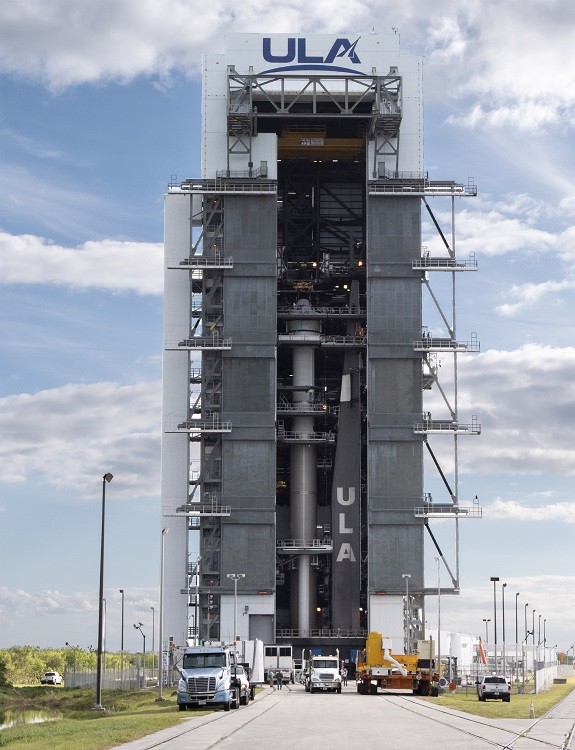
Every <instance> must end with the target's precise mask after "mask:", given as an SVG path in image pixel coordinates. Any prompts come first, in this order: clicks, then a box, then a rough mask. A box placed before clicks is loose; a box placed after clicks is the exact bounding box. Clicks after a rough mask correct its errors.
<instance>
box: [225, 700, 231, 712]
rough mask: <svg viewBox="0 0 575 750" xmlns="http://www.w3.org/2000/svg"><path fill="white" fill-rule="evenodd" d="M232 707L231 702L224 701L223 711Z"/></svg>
mask: <svg viewBox="0 0 575 750" xmlns="http://www.w3.org/2000/svg"><path fill="white" fill-rule="evenodd" d="M231 707H232V702H231V701H228V702H227V703H224V711H229V710H230V708H231Z"/></svg>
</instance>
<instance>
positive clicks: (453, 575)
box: [164, 65, 481, 648]
mask: <svg viewBox="0 0 575 750" xmlns="http://www.w3.org/2000/svg"><path fill="white" fill-rule="evenodd" d="M399 67H400V66H398V67H394V66H392V67H391V68H390V70H389V73H387V74H385V75H381V74H376V73H375V72H374V73H372V74H370V75H356V76H353V77H352V76H349V75H347V76H346V75H324V74H321V75H314V74H311V73H310V74H309V75H304V74H302V73H301V72H299V73H298V75H297V79H296V78H294V76H290V74H289V73H285V74H281V75H280V74H255V73H253V71H249V72H244V73H242V72H238V71H237V70H236V69H235V67H234V66H233V65H229V66H228V68H227V125H226V129H227V157H226V158H227V164H226V166H225V168H222V169H220V170H217V172H216V174H213V175H212V176H210V177H204V178H202V179H197V180H185V181H184V182H179V181H177V180H176V179H175V178H174V179H173V180H172V183H171V185H170V186H169V189H168V196H167V199H168V200H169V199H170V198H172V197H174V198H177V199H178V200H179V201H181V200H185V201H187V203H186V205H188V206H189V212H188V216H191V227H192V228H191V230H190V246H189V248H188V249H189V252H188V253H187V254H181V255H180V256H179V257H178V256H177V254H176V256H174V253H173V250H172V251H170V253H171V257H168V260H167V268H168V270H169V271H176V270H177V271H178V272H179V273H181V274H188V276H189V322H190V325H189V334H188V335H186V336H185V337H183V338H180V339H179V340H177V341H174V340H171V341H170V340H169V338H167V343H166V347H165V348H166V350H167V351H170V352H179V353H180V354H179V356H180V357H184V358H185V357H186V356H187V360H186V361H187V362H188V365H187V366H188V368H189V371H188V375H189V377H188V382H189V394H188V400H189V409H188V412H187V413H186V414H182V415H181V416H180V418H176V419H175V421H174V422H173V423H172V424H171V425H167V426H165V432H166V433H171V434H180V435H182V434H183V435H186V436H188V438H189V474H188V477H187V480H188V482H189V493H188V497H187V499H186V500H185V502H182V503H180V504H179V505H178V507H177V508H175V509H174V508H172V509H169V508H168V509H167V510H166V509H165V510H164V514H165V515H166V516H172V517H173V516H184V517H185V518H186V519H187V523H188V524H189V530H190V531H192V532H194V533H196V534H197V539H198V540H199V553H198V557H199V559H197V558H196V557H195V556H194V555H191V554H190V552H189V550H188V551H187V557H186V562H185V566H184V567H186V566H187V567H186V569H185V570H183V569H182V576H181V580H180V582H179V588H180V589H181V592H182V594H181V595H182V596H183V597H184V598H186V599H187V605H188V606H189V609H188V612H189V613H190V622H191V623H192V624H191V626H190V628H189V631H188V633H187V635H188V637H189V638H191V639H199V640H204V639H224V638H228V637H229V635H230V625H229V620H230V612H231V607H232V598H231V597H232V592H233V585H232V581H231V580H230V573H231V572H232V571H238V570H241V571H242V572H243V573H245V578H243V579H242V580H241V581H239V587H238V588H237V589H236V592H235V594H236V598H235V599H234V600H233V607H235V608H237V607H238V594H239V597H240V598H239V601H240V613H241V614H242V615H245V617H240V624H239V626H238V629H240V628H241V630H242V632H241V633H240V635H241V636H242V637H245V638H248V637H250V638H254V637H259V638H262V639H263V640H264V641H265V642H266V643H275V642H290V643H293V644H298V645H301V646H303V647H312V646H317V645H321V644H325V643H326V641H329V639H334V638H335V639H337V645H339V646H340V647H342V646H343V647H344V648H345V647H346V646H348V647H349V648H359V647H362V646H363V639H364V637H365V634H366V632H367V631H368V629H369V630H380V631H381V632H383V633H385V634H388V635H390V636H392V637H394V638H395V639H396V640H398V641H400V642H401V643H403V638H404V633H405V632H406V630H407V631H409V633H410V636H409V641H411V642H412V643H413V642H415V640H416V639H417V638H421V637H423V629H424V622H425V616H424V598H425V595H426V594H430V593H432V592H433V593H436V592H437V588H429V587H426V585H425V581H424V538H425V535H426V532H428V537H429V538H430V539H431V541H432V543H433V544H434V545H435V547H436V549H437V553H438V554H439V555H440V557H441V559H442V560H443V561H444V563H445V567H446V569H447V571H448V573H449V576H450V579H451V583H452V587H451V591H453V592H456V591H458V589H459V562H458V560H459V531H458V524H459V520H460V519H461V518H473V517H479V516H480V515H481V511H480V509H479V506H478V503H477V501H473V502H472V503H471V504H467V505H466V504H463V503H461V502H460V500H459V491H458V475H457V452H458V440H459V438H460V437H461V436H470V435H477V434H479V433H480V425H479V424H478V422H477V418H476V417H475V416H473V417H472V418H471V421H468V422H462V421H460V419H459V411H458V403H457V391H458V383H457V358H458V356H459V355H460V354H462V353H470V352H478V351H479V344H478V341H477V338H476V336H475V334H472V335H471V336H470V337H469V340H467V341H462V340H460V339H459V338H458V337H457V334H456V316H455V301H456V298H455V286H456V277H457V276H458V274H459V273H460V272H466V271H475V270H476V269H477V264H476V261H475V258H474V256H473V254H471V255H470V256H469V257H468V258H467V259H465V260H461V259H460V258H458V257H457V256H456V253H455V208H454V206H455V200H456V199H457V198H465V197H469V196H474V195H476V188H475V185H474V184H473V182H472V181H469V182H468V183H467V184H457V183H455V182H450V181H433V180H430V179H429V178H428V175H427V174H426V173H425V172H421V171H408V172H405V171H401V170H400V158H399V156H400V154H401V132H402V130H401V125H402V109H403V96H404V91H403V88H402V76H401V70H400V69H399ZM270 134H271V135H273V136H275V138H276V141H275V142H276V143H277V151H276V154H275V158H276V163H277V166H276V165H275V164H273V169H271V164H270V163H271V160H263V159H259V160H257V159H256V158H255V156H254V153H255V148H254V144H255V143H256V141H257V139H258V138H260V137H261V136H262V135H267V136H268V137H269V135H270ZM239 163H243V167H244V168H243V169H238V168H237V167H238V164H239ZM438 198H443V199H448V200H450V201H451V217H452V218H451V222H450V224H451V226H450V227H449V228H448V230H447V231H446V232H444V231H443V229H442V227H441V226H440V222H439V220H438V219H437V218H436V216H435V214H434V213H433V211H432V208H431V202H432V201H431V199H434V200H435V199H438ZM422 204H423V206H424V207H425V209H426V211H427V212H428V215H429V217H430V219H431V221H432V223H433V225H434V226H435V228H436V230H437V233H438V236H439V238H440V241H441V244H442V246H443V248H444V250H443V252H442V253H437V254H430V253H429V252H428V251H427V250H426V249H425V248H423V249H422V242H421V223H422V218H421V206H422ZM166 252H167V253H168V250H167V251H166ZM438 273H439V274H442V278H443V279H447V280H448V283H447V284H442V285H441V292H440V293H437V292H435V291H434V288H433V283H432V279H433V278H434V277H435V274H438ZM422 290H423V291H424V292H425V293H426V294H428V299H429V300H430V301H431V304H432V307H433V309H434V310H435V311H436V312H437V316H438V325H435V326H433V325H429V326H427V327H426V326H423V325H422V305H423V298H422ZM166 293H168V288H167V290H166ZM441 295H443V299H440V296H441ZM438 331H439V332H438ZM186 352H187V353H188V354H187V355H186V354H185V353H186ZM439 360H442V361H443V362H444V363H446V364H449V365H452V369H451V372H452V373H453V375H452V377H451V378H450V379H449V380H450V385H449V388H447V386H445V385H444V384H443V383H442V380H441V378H440V374H441V373H440V370H439V367H438V363H439ZM448 369H450V368H448V367H444V372H445V370H448ZM165 387H166V386H165ZM426 392H427V393H432V392H433V393H435V394H436V397H437V395H438V396H439V398H437V400H438V401H440V402H441V404H442V407H441V409H440V411H441V413H440V414H438V415H432V414H431V413H430V412H426V411H425V408H424V394H425V393H426ZM438 408H439V407H438ZM445 436H448V437H450V438H451V441H452V443H453V462H452V464H451V465H450V466H449V468H448V469H444V468H443V467H442V466H441V463H440V461H439V459H438V457H437V454H436V453H435V451H434V450H433V444H434V441H435V440H436V439H437V440H444V439H445ZM426 453H427V454H428V456H429V458H430V459H431V465H432V466H433V467H435V469H436V470H437V475H438V476H439V478H440V480H441V484H442V486H443V488H444V489H445V493H446V497H445V498H444V499H442V500H439V499H437V500H434V499H432V497H431V495H430V494H429V493H426V492H424V486H423V462H424V454H426ZM438 517H439V518H446V517H447V518H451V519H453V520H454V522H455V526H456V534H455V554H454V555H451V559H454V560H455V569H454V570H452V566H453V563H452V562H451V561H448V559H447V557H446V556H444V554H443V552H442V550H441V547H440V544H439V542H438V540H437V538H436V536H435V535H434V534H433V532H432V530H431V527H430V522H431V521H432V520H433V519H434V518H438ZM167 539H169V537H168V538H167ZM406 577H407V578H408V590H407V591H406V590H405V586H406ZM237 583H238V582H236V585H237ZM447 592H448V589H442V593H447ZM224 601H225V602H227V603H228V604H227V605H226V607H224ZM224 611H225V613H226V614H224ZM167 619H168V621H170V614H169V612H168V613H167ZM233 635H234V636H235V635H237V634H233Z"/></svg>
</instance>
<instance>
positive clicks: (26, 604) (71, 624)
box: [0, 550, 158, 651]
mask: <svg viewBox="0 0 575 750" xmlns="http://www.w3.org/2000/svg"><path fill="white" fill-rule="evenodd" d="M134 552H136V550H134ZM104 597H105V599H106V614H107V618H106V636H107V643H108V649H109V650H113V651H115V650H119V649H120V643H121V637H122V634H121V594H120V592H119V591H118V589H117V588H105V589H104ZM157 603H158V589H157V587H148V588H144V587H135V586H131V587H130V588H129V589H126V591H125V599H124V613H123V614H124V616H125V621H126V622H127V623H128V622H133V621H136V622H138V621H144V622H145V623H147V625H146V628H147V627H151V625H152V623H151V621H150V608H151V607H154V606H155V607H157ZM97 612H98V593H97V591H96V590H95V589H94V590H93V591H62V590H59V589H40V590H32V589H30V590H26V589H23V588H10V587H8V586H0V615H1V616H2V618H3V622H2V644H1V646H2V648H9V647H10V646H11V645H13V644H19V645H23V643H24V642H25V641H24V642H23V640H22V633H23V632H27V633H29V632H31V631H29V629H28V623H29V622H30V621H31V620H34V621H37V620H39V619H41V620H42V627H41V628H36V629H35V631H34V633H35V634H34V636H33V640H32V639H30V640H29V641H28V643H30V645H38V646H40V647H41V648H49V647H53V646H56V647H60V648H61V647H62V646H63V644H64V641H65V640H67V641H68V642H69V643H70V644H73V645H74V646H76V645H78V646H79V647H80V648H83V649H87V648H89V647H90V645H91V644H93V643H94V640H93V639H94V638H95V636H96V631H95V629H94V623H95V621H96V619H95V618H97ZM148 623H149V625H148ZM124 636H125V637H124V640H125V645H126V648H127V649H128V650H134V651H135V650H137V649H138V648H141V642H142V640H141V637H140V633H134V630H133V628H132V627H131V625H130V626H129V629H128V626H127V625H126V627H125V632H124ZM25 637H28V638H30V636H25Z"/></svg>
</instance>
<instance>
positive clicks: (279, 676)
mask: <svg viewBox="0 0 575 750" xmlns="http://www.w3.org/2000/svg"><path fill="white" fill-rule="evenodd" d="M275 677H276V688H277V689H278V690H281V689H282V680H283V675H282V673H281V671H280V670H279V669H278V671H277V672H276V675H275Z"/></svg>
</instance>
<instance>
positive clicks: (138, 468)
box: [0, 381, 161, 497]
mask: <svg viewBox="0 0 575 750" xmlns="http://www.w3.org/2000/svg"><path fill="white" fill-rule="evenodd" d="M160 388H161V385H160V382H159V381H156V382H144V383H136V384H135V385H118V384H116V383H94V384H92V385H66V386H63V387H62V388H55V389H53V390H46V391H40V392H39V393H34V394H27V393H24V394H19V395H17V396H8V397H5V398H2V399H0V432H1V433H2V435H3V437H4V440H3V443H2V450H1V452H0V473H1V475H2V479H3V481H4V482H5V483H13V482H24V481H26V480H28V479H33V478H34V479H39V478H40V479H42V480H43V481H44V482H46V483H47V484H50V485H52V486H56V487H63V488H70V487H73V488H75V489H76V491H77V492H78V493H79V494H80V495H82V494H84V495H85V496H86V497H90V496H91V495H92V494H93V477H94V476H99V475H100V474H101V473H102V466H104V467H106V470H107V471H110V472H112V474H115V475H117V476H118V479H119V481H117V482H114V492H115V494H116V495H118V496H124V497H138V496H148V495H157V494H158V493H159V473H160Z"/></svg>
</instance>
